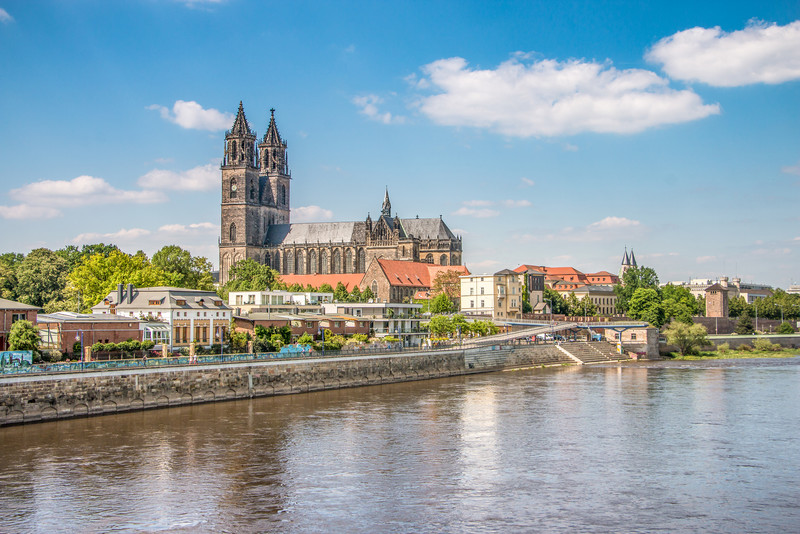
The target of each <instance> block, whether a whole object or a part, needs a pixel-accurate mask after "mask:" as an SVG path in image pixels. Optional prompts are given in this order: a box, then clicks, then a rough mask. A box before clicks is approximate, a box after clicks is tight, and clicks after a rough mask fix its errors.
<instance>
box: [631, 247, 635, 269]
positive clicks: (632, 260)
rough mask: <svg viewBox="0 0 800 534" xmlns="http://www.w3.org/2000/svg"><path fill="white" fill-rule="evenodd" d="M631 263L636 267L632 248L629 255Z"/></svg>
mask: <svg viewBox="0 0 800 534" xmlns="http://www.w3.org/2000/svg"><path fill="white" fill-rule="evenodd" d="M630 261H631V263H630V264H631V265H633V266H634V267H636V257H635V256H634V255H633V249H631V257H630Z"/></svg>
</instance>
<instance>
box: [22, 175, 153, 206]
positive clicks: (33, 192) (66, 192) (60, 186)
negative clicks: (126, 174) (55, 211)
mask: <svg viewBox="0 0 800 534" xmlns="http://www.w3.org/2000/svg"><path fill="white" fill-rule="evenodd" d="M9 194H10V196H11V197H12V198H14V199H15V200H17V201H19V202H21V203H22V204H27V205H30V206H40V207H50V208H57V207H74V206H89V205H98V204H122V203H135V204H153V203H157V202H164V201H166V200H167V197H166V196H165V195H164V194H163V193H161V192H160V191H125V190H121V189H117V188H115V187H113V186H112V185H111V184H109V183H108V182H106V181H105V180H103V179H102V178H95V177H93V176H78V177H77V178H73V179H72V180H42V181H41V182H34V183H32V184H28V185H25V186H23V187H20V188H19V189H12V190H11V191H10V193H9Z"/></svg>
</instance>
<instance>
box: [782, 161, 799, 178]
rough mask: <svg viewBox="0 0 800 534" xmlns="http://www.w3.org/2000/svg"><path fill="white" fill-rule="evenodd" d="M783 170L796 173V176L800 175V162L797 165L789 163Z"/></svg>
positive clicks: (785, 172) (783, 171) (786, 172)
mask: <svg viewBox="0 0 800 534" xmlns="http://www.w3.org/2000/svg"><path fill="white" fill-rule="evenodd" d="M781 172H782V173H784V174H794V175H795V176H800V162H798V163H797V165H787V166H785V167H781Z"/></svg>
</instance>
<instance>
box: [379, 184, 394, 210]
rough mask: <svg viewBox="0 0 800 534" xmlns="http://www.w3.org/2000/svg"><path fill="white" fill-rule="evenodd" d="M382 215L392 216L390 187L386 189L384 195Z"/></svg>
mask: <svg viewBox="0 0 800 534" xmlns="http://www.w3.org/2000/svg"><path fill="white" fill-rule="evenodd" d="M381 215H385V216H386V217H391V216H392V203H391V202H390V201H389V187H388V186H387V187H386V194H385V195H383V204H382V205H381Z"/></svg>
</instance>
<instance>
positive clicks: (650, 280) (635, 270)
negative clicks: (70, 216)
mask: <svg viewBox="0 0 800 534" xmlns="http://www.w3.org/2000/svg"><path fill="white" fill-rule="evenodd" d="M639 288H644V289H654V290H655V291H656V292H658V275H657V274H656V272H655V271H654V270H653V269H651V268H650V267H632V268H630V269H628V270H627V271H625V274H623V275H622V281H621V283H619V284H616V285H615V286H614V293H615V294H616V295H617V309H618V310H620V311H621V312H622V313H628V308H629V306H630V302H631V299H633V295H634V293H636V290H637V289H639Z"/></svg>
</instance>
